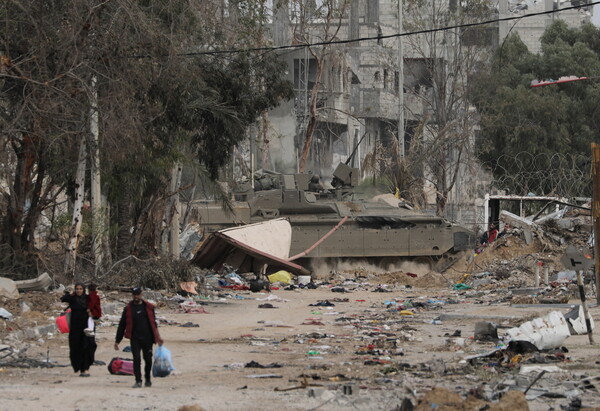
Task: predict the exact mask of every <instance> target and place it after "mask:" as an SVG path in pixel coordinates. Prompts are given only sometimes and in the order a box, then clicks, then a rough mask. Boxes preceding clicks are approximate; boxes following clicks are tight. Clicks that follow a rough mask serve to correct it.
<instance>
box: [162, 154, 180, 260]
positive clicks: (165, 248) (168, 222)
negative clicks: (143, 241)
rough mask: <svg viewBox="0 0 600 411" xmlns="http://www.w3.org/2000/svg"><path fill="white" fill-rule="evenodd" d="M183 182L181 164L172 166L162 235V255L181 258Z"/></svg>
mask: <svg viewBox="0 0 600 411" xmlns="http://www.w3.org/2000/svg"><path fill="white" fill-rule="evenodd" d="M180 184H181V165H180V164H178V163H176V164H174V165H173V168H171V184H170V186H169V198H168V199H167V201H166V203H167V205H166V207H165V214H164V220H163V221H164V223H165V225H164V229H163V231H162V235H161V255H167V254H169V255H171V256H172V257H173V258H179V211H178V206H179V186H180Z"/></svg>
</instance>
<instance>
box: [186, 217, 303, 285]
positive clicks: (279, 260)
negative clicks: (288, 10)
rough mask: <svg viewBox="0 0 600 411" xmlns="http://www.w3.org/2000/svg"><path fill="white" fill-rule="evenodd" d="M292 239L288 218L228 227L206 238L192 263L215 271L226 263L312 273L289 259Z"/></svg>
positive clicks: (269, 270) (244, 268)
mask: <svg viewBox="0 0 600 411" xmlns="http://www.w3.org/2000/svg"><path fill="white" fill-rule="evenodd" d="M291 238H292V228H291V225H290V223H289V221H287V220H286V219H276V220H271V221H266V222H264V223H257V224H249V225H245V226H241V227H234V228H227V229H225V230H220V231H217V232H215V233H213V234H211V235H210V237H208V238H207V239H206V241H205V242H204V243H203V244H202V246H201V247H200V250H198V252H197V253H196V255H195V256H194V258H192V264H195V265H197V266H199V267H201V268H210V269H213V270H220V269H221V268H222V267H223V265H224V264H227V265H229V266H231V267H233V268H235V269H237V270H238V271H239V272H260V270H261V268H262V267H263V265H264V264H267V265H268V268H267V273H272V272H275V271H279V270H286V271H289V272H291V273H293V274H296V275H310V271H308V270H307V269H305V268H304V267H302V266H300V265H298V264H295V263H292V262H289V261H287V260H286V258H288V256H289V252H290V245H291Z"/></svg>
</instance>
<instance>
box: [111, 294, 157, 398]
mask: <svg viewBox="0 0 600 411" xmlns="http://www.w3.org/2000/svg"><path fill="white" fill-rule="evenodd" d="M131 294H132V297H133V300H132V301H131V302H130V303H129V304H127V306H125V309H124V310H123V314H122V315H121V321H120V322H119V328H118V329H117V336H116V338H115V350H117V351H118V350H119V343H120V342H121V340H123V336H125V338H129V340H130V341H131V352H132V353H133V372H134V374H135V384H134V385H133V388H141V386H142V372H141V365H142V361H141V357H140V352H141V354H143V356H144V377H145V380H146V382H145V384H144V385H145V386H146V387H151V386H152V382H151V381H150V371H151V370H152V345H153V344H155V343H158V345H162V344H163V340H162V338H160V334H159V333H158V327H157V325H156V318H155V314H154V305H152V304H150V303H149V302H148V301H145V300H144V299H143V298H142V289H141V288H139V287H136V288H134V289H133V291H132V292H131Z"/></svg>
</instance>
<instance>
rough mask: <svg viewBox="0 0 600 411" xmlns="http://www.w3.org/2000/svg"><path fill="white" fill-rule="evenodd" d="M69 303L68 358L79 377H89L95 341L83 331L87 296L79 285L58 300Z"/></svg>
mask: <svg viewBox="0 0 600 411" xmlns="http://www.w3.org/2000/svg"><path fill="white" fill-rule="evenodd" d="M60 300H61V301H62V302H64V303H69V308H70V309H71V321H70V324H69V357H70V358H71V366H73V370H74V371H75V372H79V376H80V377H89V376H90V374H89V369H90V366H91V365H92V364H93V363H94V353H95V352H96V340H95V337H94V336H91V337H89V336H87V335H86V334H85V332H84V329H85V328H87V325H88V316H89V315H88V296H87V295H86V294H85V287H84V285H83V284H81V283H76V284H75V291H74V292H73V293H72V294H68V293H65V295H63V296H62V297H61V299H60Z"/></svg>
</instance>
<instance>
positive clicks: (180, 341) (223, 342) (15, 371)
mask: <svg viewBox="0 0 600 411" xmlns="http://www.w3.org/2000/svg"><path fill="white" fill-rule="evenodd" d="M388 275H389V274H388ZM408 278H410V277H408ZM382 279H384V278H382ZM346 286H347V288H352V287H351V286H349V285H348V284H346ZM362 288H363V287H356V289H355V290H354V291H352V292H347V293H334V292H332V291H331V290H330V288H328V287H327V286H323V287H321V288H318V289H315V290H294V291H284V290H279V291H274V292H273V295H275V296H278V297H281V298H284V299H286V300H287V301H276V300H272V301H269V303H271V304H272V305H273V306H275V307H277V308H271V309H260V308H258V305H259V304H264V303H265V301H257V300H256V298H265V297H266V296H267V294H261V293H249V292H236V293H235V294H236V295H238V296H240V297H244V299H239V297H238V298H229V299H226V300H225V301H221V302H218V303H211V304H208V305H205V306H203V308H204V309H205V310H206V311H207V312H208V313H209V314H182V313H177V312H176V311H175V310H172V309H168V308H167V307H163V308H162V309H159V310H158V313H159V315H160V316H162V317H165V318H166V319H168V320H171V321H174V322H176V323H177V324H185V323H187V322H191V323H193V324H198V325H199V327H189V328H188V327H180V326H178V325H177V324H173V325H161V327H160V330H161V333H162V335H163V338H164V339H165V346H166V347H168V348H169V349H170V350H171V351H172V354H173V361H174V365H175V367H176V372H175V375H171V376H169V377H167V378H156V379H154V385H153V387H152V388H149V389H148V388H142V389H132V388H131V385H132V383H133V378H132V377H128V376H112V375H110V374H109V373H108V371H107V369H106V366H94V367H92V370H91V374H92V376H91V377H90V378H80V377H79V376H78V375H77V374H74V373H73V372H72V370H71V369H70V368H69V367H53V368H29V369H19V368H13V367H3V368H2V369H1V370H0V397H1V398H2V401H1V402H0V409H2V410H17V409H20V410H70V409H73V410H75V409H77V410H97V409H106V410H175V409H177V408H178V407H180V406H182V405H193V404H197V405H199V406H201V407H202V408H204V409H205V410H239V409H244V410H311V409H324V410H347V409H359V410H393V409H400V408H396V407H399V406H400V404H401V403H402V400H403V399H404V398H409V399H411V400H412V402H413V403H415V404H416V403H417V398H419V397H422V396H423V395H424V394H427V393H428V392H429V391H430V390H431V389H432V388H434V387H438V389H439V388H442V387H445V388H447V389H448V390H450V391H451V392H453V393H456V394H458V395H459V397H458V398H459V399H463V398H466V397H467V396H468V395H469V393H471V394H473V395H471V396H470V397H469V401H471V402H469V401H467V402H464V403H463V405H460V406H459V405H456V407H454V408H447V409H482V408H483V409H485V408H484V407H485V406H486V404H488V407H489V404H492V405H494V403H495V402H496V400H497V399H495V400H492V401H488V402H485V401H484V399H488V400H489V399H490V398H492V397H494V391H498V392H501V391H502V390H503V388H504V386H505V385H506V384H514V385H515V389H516V390H521V391H524V389H525V387H526V386H527V385H528V384H529V382H531V381H532V380H533V377H535V376H536V375H537V374H535V375H527V376H524V375H519V364H516V365H514V366H512V367H511V366H496V367H495V366H488V365H487V364H474V365H469V364H468V363H466V364H465V363H464V361H463V362H462V363H461V360H463V359H464V357H466V356H467V355H470V354H476V353H480V352H485V351H489V350H491V349H493V348H494V347H495V343H493V342H475V341H473V340H472V339H471V338H470V337H472V335H473V330H474V323H475V322H476V321H479V320H478V319H476V318H475V317H477V316H481V317H483V318H487V317H489V316H492V317H489V318H495V321H496V322H498V323H500V324H501V325H503V326H510V325H511V324H513V323H514V324H518V323H520V322H522V321H523V319H528V318H532V317H535V316H539V315H543V314H545V313H547V312H549V311H550V310H551V307H548V308H546V307H541V308H540V307H538V306H536V307H530V308H515V307H511V306H510V305H509V303H508V302H506V303H498V302H496V301H495V300H494V294H495V293H494V292H491V291H487V292H484V293H483V294H481V295H480V296H479V297H469V296H468V294H467V293H468V292H467V293H465V292H457V291H452V290H451V289H450V288H449V287H444V288H417V287H411V288H406V287H400V286H394V287H393V288H394V291H393V292H373V290H374V289H377V286H376V284H373V283H372V284H371V286H370V287H364V288H365V289H362ZM471 292H472V291H471ZM119 297H122V298H125V296H119ZM346 298H347V299H348V301H347V302H342V300H344V299H346ZM334 299H338V301H334ZM325 300H329V301H330V302H332V303H333V304H334V306H332V307H314V306H309V304H314V303H317V302H318V301H325ZM486 300H487V301H486ZM386 301H387V302H391V301H395V302H396V304H397V305H398V304H400V305H402V304H404V305H406V306H409V305H410V306H411V307H412V308H411V309H412V311H413V312H414V315H402V314H401V311H400V310H398V309H396V308H395V307H394V306H393V305H390V304H387V305H386V304H385V302H386ZM409 301H410V302H411V304H407V302H409ZM490 301H494V303H493V304H492V303H491V302H490ZM419 303H424V305H422V306H420V304H419ZM563 311H564V310H563ZM591 311H592V315H594V316H595V317H596V318H598V314H600V310H599V309H598V308H596V307H594V308H592V310H591ZM441 314H460V315H464V316H465V318H457V319H450V320H444V321H441V323H440V321H439V320H437V321H435V319H436V318H439V316H440V315H441ZM501 317H506V319H505V320H502V318H501ZM432 322H433V323H432ZM303 323H309V324H312V325H303ZM321 324H322V325H321ZM458 331H460V334H461V337H460V338H459V339H458V340H457V338H454V337H449V336H450V335H456V334H457V333H458ZM115 332H116V327H115V326H114V325H112V326H111V325H107V326H104V327H101V328H99V330H98V333H97V334H98V335H97V341H98V351H97V355H96V359H97V360H101V361H104V362H106V363H108V362H109V361H110V359H111V358H112V357H114V356H116V355H119V356H127V354H126V353H123V352H120V353H117V352H115V351H114V350H113V348H112V345H113V341H114V335H115ZM445 335H447V336H445ZM463 339H464V341H463ZM43 340H44V341H43V343H42V342H35V341H33V342H30V343H29V344H31V345H30V348H29V349H28V350H27V353H26V354H27V356H28V357H29V358H35V359H40V360H44V359H45V358H46V356H47V355H48V357H49V358H50V360H51V362H52V363H54V364H57V365H68V348H67V345H68V343H67V337H66V335H55V336H53V337H50V338H44V339H43ZM24 344H27V343H24ZM125 345H126V344H124V343H122V344H121V348H122V347H124V346H125ZM564 345H565V346H566V347H567V348H568V353H567V354H566V355H567V357H568V360H567V361H563V362H560V363H556V364H553V365H557V366H558V367H559V368H560V369H561V370H562V371H561V372H553V373H546V374H545V375H544V376H543V377H542V378H541V379H540V381H538V382H537V383H536V387H538V388H540V389H543V390H545V391H547V392H550V393H552V392H554V393H557V394H560V393H563V394H564V392H565V391H566V390H565V387H568V388H569V389H570V388H574V389H578V390H579V392H578V398H579V399H580V400H581V401H582V404H583V405H584V406H587V407H598V406H600V395H598V391H597V388H596V387H598V386H600V380H598V376H599V375H600V372H599V368H600V365H599V364H600V350H598V348H597V347H598V346H590V345H589V343H588V340H587V336H571V337H570V338H568V339H567V340H566V341H565V343H564ZM250 361H256V362H258V363H260V364H262V365H268V364H271V363H277V364H280V365H282V367H281V368H268V369H257V368H239V367H241V366H243V365H244V364H246V363H248V362H250ZM486 362H487V361H486ZM367 364H368V365H367ZM260 374H275V375H276V376H278V377H280V378H251V377H252V376H253V375H260ZM582 376H584V377H582ZM594 377H595V378H596V379H594ZM305 378H306V380H304V379H305ZM583 380H586V381H587V382H588V383H589V384H588V388H585V389H584V388H582V387H583V386H584V385H585V384H584V383H583V382H582V381H583ZM303 381H306V382H307V383H309V384H314V385H319V387H313V388H312V389H311V388H299V389H294V390H289V391H276V389H278V390H283V389H287V388H291V387H298V386H300V385H302V383H303ZM503 384H504V385H503ZM344 386H350V387H352V388H351V390H352V393H351V394H350V392H349V391H348V390H349V389H348V388H345V389H344ZM344 390H346V394H344ZM428 395H430V396H432V398H433V400H432V401H434V403H435V401H438V402H437V403H439V398H438V400H436V397H435V396H436V395H437V396H438V397H439V395H440V393H439V392H432V393H429V394H428ZM441 395H442V397H443V398H450V397H449V396H448V395H447V393H445V392H442V394H441ZM478 398H479V399H478ZM430 402H431V401H430ZM426 404H429V403H427V401H425V400H424V402H423V403H422V404H421V405H423V406H425V405H426ZM465 404H468V405H465ZM569 404H570V399H568V398H564V396H563V398H552V395H548V396H540V397H538V398H536V399H532V400H529V401H528V406H529V408H530V409H532V410H547V409H552V408H554V409H561V406H568V405H569ZM495 405H498V404H495ZM513 406H514V404H513ZM459 407H460V408H459ZM424 409H425V408H424ZM427 409H431V405H429V408H427ZM487 409H494V408H487ZM498 409H500V408H498ZM501 409H519V408H511V407H509V408H501Z"/></svg>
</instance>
